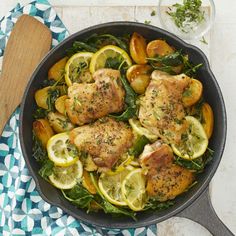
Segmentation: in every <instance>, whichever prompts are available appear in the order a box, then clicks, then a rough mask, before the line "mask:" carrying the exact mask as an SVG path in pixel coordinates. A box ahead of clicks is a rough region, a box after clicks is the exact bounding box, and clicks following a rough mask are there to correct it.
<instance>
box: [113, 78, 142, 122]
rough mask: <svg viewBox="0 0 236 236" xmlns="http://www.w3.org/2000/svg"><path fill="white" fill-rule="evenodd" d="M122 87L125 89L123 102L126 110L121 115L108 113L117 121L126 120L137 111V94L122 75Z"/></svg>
mask: <svg viewBox="0 0 236 236" xmlns="http://www.w3.org/2000/svg"><path fill="white" fill-rule="evenodd" d="M120 79H121V82H122V84H123V87H124V89H125V104H126V110H125V111H124V112H123V113H122V114H121V115H110V116H111V117H113V118H115V119H116V120H118V121H127V120H128V119H130V118H132V117H134V116H135V115H136V113H137V109H138V107H137V104H136V100H137V94H136V93H135V92H134V90H133V89H132V88H131V86H130V85H129V82H128V81H127V79H126V78H125V76H124V75H121V77H120Z"/></svg>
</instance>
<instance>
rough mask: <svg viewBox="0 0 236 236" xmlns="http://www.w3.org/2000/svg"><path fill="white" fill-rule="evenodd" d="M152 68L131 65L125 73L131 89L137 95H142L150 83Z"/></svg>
mask: <svg viewBox="0 0 236 236" xmlns="http://www.w3.org/2000/svg"><path fill="white" fill-rule="evenodd" d="M151 72H152V67H151V66H149V65H133V66H131V67H130V68H129V69H128V70H127V73H126V77H127V79H128V81H129V82H130V85H131V87H132V88H133V89H134V91H135V92H136V93H138V94H143V93H144V92H145V90H146V88H147V86H148V84H149V82H150V76H151Z"/></svg>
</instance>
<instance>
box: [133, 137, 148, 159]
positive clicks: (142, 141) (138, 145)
mask: <svg viewBox="0 0 236 236" xmlns="http://www.w3.org/2000/svg"><path fill="white" fill-rule="evenodd" d="M149 143H150V141H149V139H147V138H146V137H145V136H144V135H142V136H141V137H139V138H138V139H137V140H136V142H135V143H134V145H133V147H132V148H131V149H130V150H129V154H130V155H134V157H138V156H139V155H140V154H141V153H142V152H143V149H144V147H145V145H146V144H149Z"/></svg>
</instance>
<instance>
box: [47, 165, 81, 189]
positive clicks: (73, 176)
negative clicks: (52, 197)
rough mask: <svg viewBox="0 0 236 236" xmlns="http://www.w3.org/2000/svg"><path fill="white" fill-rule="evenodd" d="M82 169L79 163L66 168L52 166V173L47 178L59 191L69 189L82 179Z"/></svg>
mask: <svg viewBox="0 0 236 236" xmlns="http://www.w3.org/2000/svg"><path fill="white" fill-rule="evenodd" d="M82 174H83V167H82V164H81V162H80V161H77V162H76V163H75V164H73V165H71V166H68V167H59V166H54V168H53V173H52V174H51V175H50V176H49V177H48V178H49V180H50V181H51V183H52V184H53V185H54V186H55V187H56V188H59V189H71V188H73V187H74V186H75V185H76V184H77V180H78V179H79V178H81V177H82Z"/></svg>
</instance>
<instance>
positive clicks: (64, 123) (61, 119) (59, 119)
mask: <svg viewBox="0 0 236 236" xmlns="http://www.w3.org/2000/svg"><path fill="white" fill-rule="evenodd" d="M48 120H49V123H50V125H51V126H52V128H53V130H54V131H55V132H56V133H62V132H66V131H70V130H72V129H73V128H74V125H73V124H72V123H71V122H70V120H69V119H68V118H67V117H66V116H63V115H62V114H60V113H58V112H49V113H48Z"/></svg>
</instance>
